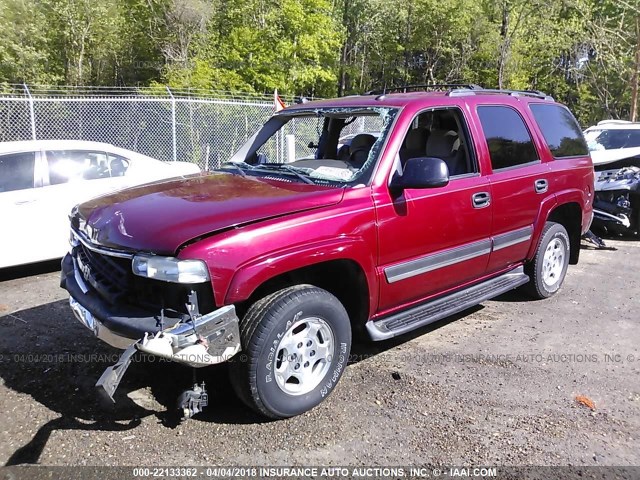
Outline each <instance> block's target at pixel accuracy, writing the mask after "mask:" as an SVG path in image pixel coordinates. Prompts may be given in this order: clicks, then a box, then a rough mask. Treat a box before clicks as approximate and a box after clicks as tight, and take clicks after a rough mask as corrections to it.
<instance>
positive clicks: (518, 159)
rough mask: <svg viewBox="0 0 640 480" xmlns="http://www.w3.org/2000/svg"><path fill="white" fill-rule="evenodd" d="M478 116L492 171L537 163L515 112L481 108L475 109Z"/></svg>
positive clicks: (534, 153)
mask: <svg viewBox="0 0 640 480" xmlns="http://www.w3.org/2000/svg"><path fill="white" fill-rule="evenodd" d="M478 116H479V117H480V123H481V124H482V130H483V131H484V136H485V138H486V139H487V146H488V147H489V155H490V156H491V166H492V167H493V169H494V170H499V169H501V168H509V167H515V166H517V165H523V164H526V163H530V162H535V161H536V160H538V153H537V152H536V149H535V147H534V146H533V140H531V135H530V134H529V130H527V127H526V125H525V123H524V120H523V119H522V117H521V116H520V114H519V113H518V112H517V111H516V110H514V109H513V108H510V107H502V106H481V107H478Z"/></svg>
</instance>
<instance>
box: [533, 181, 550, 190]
mask: <svg viewBox="0 0 640 480" xmlns="http://www.w3.org/2000/svg"><path fill="white" fill-rule="evenodd" d="M533 188H535V190H536V193H545V192H546V191H547V190H549V182H547V180H546V179H545V178H539V179H538V180H536V181H535V182H533Z"/></svg>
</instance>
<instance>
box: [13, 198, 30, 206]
mask: <svg viewBox="0 0 640 480" xmlns="http://www.w3.org/2000/svg"><path fill="white" fill-rule="evenodd" d="M33 202H35V200H34V199H30V200H18V201H17V202H14V205H27V204H29V203H33Z"/></svg>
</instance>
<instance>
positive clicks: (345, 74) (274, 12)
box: [0, 0, 640, 125]
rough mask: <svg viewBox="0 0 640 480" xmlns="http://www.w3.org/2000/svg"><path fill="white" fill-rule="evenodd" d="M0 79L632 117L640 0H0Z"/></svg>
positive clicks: (639, 61) (639, 64) (585, 119)
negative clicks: (527, 106) (476, 100)
mask: <svg viewBox="0 0 640 480" xmlns="http://www.w3.org/2000/svg"><path fill="white" fill-rule="evenodd" d="M0 29H1V31H2V35H1V36H0V83H23V82H25V83H31V84H41V85H83V86H85V85H94V86H154V85H158V86H159V85H165V84H167V85H169V86H171V87H174V88H202V89H209V90H224V91H232V92H259V93H265V92H272V91H273V90H274V89H276V88H277V89H278V91H279V92H281V93H282V94H285V95H304V96H315V97H331V96H336V95H346V94H352V93H360V92H364V91H367V90H370V89H374V88H382V87H393V86H400V85H405V84H432V83H474V84H479V85H482V86H484V87H489V88H509V89H522V90H525V89H533V90H541V91H545V92H546V93H549V94H551V95H553V96H554V97H556V98H557V99H558V100H560V101H562V102H564V103H566V104H568V105H569V106H570V107H571V108H572V109H573V110H574V112H575V113H576V114H577V115H578V117H579V119H580V120H581V122H582V123H583V124H585V125H586V124H591V123H593V122H595V121H598V120H602V119H605V118H621V119H630V118H633V119H635V117H636V105H637V103H638V99H637V84H638V70H639V68H640V0H393V1H390V0H100V1H95V0H0Z"/></svg>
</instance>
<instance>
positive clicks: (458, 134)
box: [398, 108, 477, 177]
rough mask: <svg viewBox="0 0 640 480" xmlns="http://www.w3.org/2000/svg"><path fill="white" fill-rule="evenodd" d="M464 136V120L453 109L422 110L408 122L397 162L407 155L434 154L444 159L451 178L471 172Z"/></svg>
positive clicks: (405, 159) (466, 142)
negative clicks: (407, 129) (408, 127)
mask: <svg viewBox="0 0 640 480" xmlns="http://www.w3.org/2000/svg"><path fill="white" fill-rule="evenodd" d="M468 138H469V135H468V133H467V129H466V125H465V123H464V119H463V117H462V114H461V112H460V111H459V110H458V109H457V108H446V109H436V110H429V111H426V112H422V113H420V114H418V115H417V116H416V117H415V118H414V119H413V121H412V122H411V128H410V129H409V131H408V132H407V134H406V136H405V138H404V141H403V142H402V147H401V148H400V151H399V152H398V154H399V156H400V162H401V165H404V164H405V163H406V161H407V160H409V159H410V158H416V157H436V158H441V159H442V160H444V162H445V163H446V164H447V167H448V168H449V175H450V176H452V177H454V176H456V175H465V174H468V173H475V172H477V169H476V167H475V162H474V161H473V158H472V156H471V151H470V148H469V141H468Z"/></svg>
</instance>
